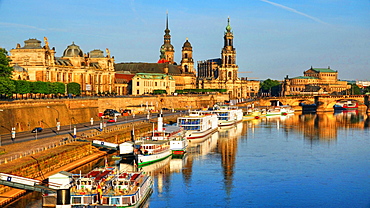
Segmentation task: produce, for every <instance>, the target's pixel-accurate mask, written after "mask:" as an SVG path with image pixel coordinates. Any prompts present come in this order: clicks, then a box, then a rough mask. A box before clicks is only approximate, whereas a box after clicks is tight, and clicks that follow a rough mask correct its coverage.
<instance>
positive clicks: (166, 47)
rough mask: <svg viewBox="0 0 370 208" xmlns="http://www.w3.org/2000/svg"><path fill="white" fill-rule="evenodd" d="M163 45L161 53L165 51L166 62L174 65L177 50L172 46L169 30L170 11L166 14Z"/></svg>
mask: <svg viewBox="0 0 370 208" xmlns="http://www.w3.org/2000/svg"><path fill="white" fill-rule="evenodd" d="M163 39H164V41H163V45H162V46H161V49H160V52H161V54H162V52H163V51H164V57H165V60H166V61H168V62H169V63H170V64H172V63H174V53H175V49H174V47H173V45H172V44H171V35H170V29H169V28H168V11H167V12H166V29H165V30H164V36H163Z"/></svg>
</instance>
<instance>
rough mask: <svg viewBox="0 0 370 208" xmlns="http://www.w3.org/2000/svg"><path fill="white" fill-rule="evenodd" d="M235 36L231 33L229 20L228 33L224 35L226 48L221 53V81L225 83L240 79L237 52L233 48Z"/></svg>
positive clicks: (228, 20) (228, 21)
mask: <svg viewBox="0 0 370 208" xmlns="http://www.w3.org/2000/svg"><path fill="white" fill-rule="evenodd" d="M233 42H234V35H233V32H232V31H231V26H230V18H228V19H227V26H226V32H225V35H224V47H223V48H222V51H221V61H222V63H221V68H220V79H221V80H223V81H235V80H237V79H238V66H237V65H236V50H235V48H234V46H233Z"/></svg>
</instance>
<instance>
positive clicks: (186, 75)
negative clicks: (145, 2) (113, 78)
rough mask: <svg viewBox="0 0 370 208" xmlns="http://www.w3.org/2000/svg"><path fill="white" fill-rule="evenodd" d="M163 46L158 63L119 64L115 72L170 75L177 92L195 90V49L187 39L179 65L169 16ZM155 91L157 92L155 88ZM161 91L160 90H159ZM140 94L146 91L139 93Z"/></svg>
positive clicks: (132, 90)
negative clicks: (175, 58)
mask: <svg viewBox="0 0 370 208" xmlns="http://www.w3.org/2000/svg"><path fill="white" fill-rule="evenodd" d="M163 39H164V40H163V44H162V45H161V47H160V50H159V51H160V56H159V57H160V58H159V60H158V62H157V63H132V62H130V63H117V64H115V66H114V67H115V71H116V72H119V73H130V74H132V75H135V74H137V73H157V74H158V73H162V74H166V75H170V76H171V77H172V78H173V79H174V80H175V90H184V89H194V88H195V87H196V72H195V70H194V60H193V47H192V46H191V43H190V42H189V40H188V39H187V38H186V41H185V43H184V44H183V47H182V52H181V53H182V58H181V62H180V63H181V64H180V65H178V64H177V63H176V62H175V60H174V57H175V48H174V46H173V45H172V44H171V35H170V29H169V26H168V14H167V16H166V28H165V30H164V36H163ZM129 88H131V90H130V89H129V90H128V91H131V92H132V94H134V93H135V94H137V92H134V89H133V88H134V83H132V85H131V86H129ZM153 90H156V89H155V88H153ZM158 90H159V89H158ZM139 93H140V94H142V93H144V91H139Z"/></svg>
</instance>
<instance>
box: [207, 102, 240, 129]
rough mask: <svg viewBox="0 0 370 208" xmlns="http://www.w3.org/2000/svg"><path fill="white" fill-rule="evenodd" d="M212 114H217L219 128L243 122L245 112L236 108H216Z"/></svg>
mask: <svg viewBox="0 0 370 208" xmlns="http://www.w3.org/2000/svg"><path fill="white" fill-rule="evenodd" d="M210 112H212V113H216V114H217V118H218V126H219V127H225V126H231V125H233V124H235V123H238V122H240V121H242V120H243V110H242V109H238V108H237V107H235V106H215V107H214V109H213V110H211V111H210Z"/></svg>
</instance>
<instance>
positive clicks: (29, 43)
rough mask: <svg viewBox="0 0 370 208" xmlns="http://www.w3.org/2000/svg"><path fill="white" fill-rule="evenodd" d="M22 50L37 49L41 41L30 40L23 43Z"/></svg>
mask: <svg viewBox="0 0 370 208" xmlns="http://www.w3.org/2000/svg"><path fill="white" fill-rule="evenodd" d="M22 48H23V49H39V48H42V47H41V41H39V40H37V39H35V38H30V39H28V40H25V41H24V46H23V47H22Z"/></svg>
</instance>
